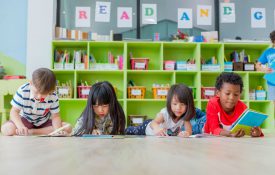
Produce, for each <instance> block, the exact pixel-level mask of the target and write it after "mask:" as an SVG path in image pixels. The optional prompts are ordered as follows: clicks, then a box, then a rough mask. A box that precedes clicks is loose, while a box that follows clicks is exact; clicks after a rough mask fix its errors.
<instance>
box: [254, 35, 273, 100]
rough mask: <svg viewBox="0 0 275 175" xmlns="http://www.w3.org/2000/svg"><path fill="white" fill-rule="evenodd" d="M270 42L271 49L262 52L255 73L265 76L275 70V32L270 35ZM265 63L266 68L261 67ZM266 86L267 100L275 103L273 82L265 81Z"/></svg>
mask: <svg viewBox="0 0 275 175" xmlns="http://www.w3.org/2000/svg"><path fill="white" fill-rule="evenodd" d="M270 40H271V42H272V47H271V48H269V49H267V50H265V51H264V53H263V54H262V55H261V56H260V58H259V59H258V62H257V64H256V69H257V71H262V72H265V73H267V74H268V73H271V72H273V71H274V70H275V30H274V31H272V32H271V33H270ZM266 63H268V66H267V67H266V66H263V64H266ZM274 76H275V74H274ZM274 79H275V77H274ZM267 85H268V99H269V100H273V101H275V82H274V81H272V82H271V81H268V80H267Z"/></svg>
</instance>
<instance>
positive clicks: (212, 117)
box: [206, 101, 245, 137]
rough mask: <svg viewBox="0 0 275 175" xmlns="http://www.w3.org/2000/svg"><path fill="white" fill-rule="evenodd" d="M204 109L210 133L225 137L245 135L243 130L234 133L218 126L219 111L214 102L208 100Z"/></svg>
mask: <svg viewBox="0 0 275 175" xmlns="http://www.w3.org/2000/svg"><path fill="white" fill-rule="evenodd" d="M206 111H207V112H206V118H207V122H208V123H209V130H210V133H211V134H214V135H221V136H227V137H242V136H244V135H245V132H244V131H243V130H239V131H238V132H236V133H231V132H230V131H226V130H224V129H222V128H221V127H220V122H219V116H218V115H219V113H220V111H218V110H217V108H216V106H215V104H212V103H211V102H210V101H209V102H208V104H207V108H206Z"/></svg>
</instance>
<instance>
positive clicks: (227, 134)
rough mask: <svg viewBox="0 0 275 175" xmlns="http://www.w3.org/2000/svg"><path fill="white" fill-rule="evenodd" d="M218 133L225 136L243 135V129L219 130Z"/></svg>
mask: <svg viewBox="0 0 275 175" xmlns="http://www.w3.org/2000/svg"><path fill="white" fill-rule="evenodd" d="M220 135H221V136H226V137H243V136H244V135H245V132H244V130H243V129H240V130H239V131H237V132H236V133H231V132H230V131H226V130H221V132H220Z"/></svg>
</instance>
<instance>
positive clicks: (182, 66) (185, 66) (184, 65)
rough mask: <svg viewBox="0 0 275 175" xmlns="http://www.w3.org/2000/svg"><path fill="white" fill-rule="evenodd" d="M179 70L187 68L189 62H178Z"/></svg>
mask: <svg viewBox="0 0 275 175" xmlns="http://www.w3.org/2000/svg"><path fill="white" fill-rule="evenodd" d="M177 70H187V64H185V63H177Z"/></svg>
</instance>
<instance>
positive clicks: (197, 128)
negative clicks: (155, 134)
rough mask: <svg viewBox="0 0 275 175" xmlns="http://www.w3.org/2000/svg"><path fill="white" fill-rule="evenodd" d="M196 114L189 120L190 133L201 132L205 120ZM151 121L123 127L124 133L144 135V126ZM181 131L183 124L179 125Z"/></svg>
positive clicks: (203, 116) (202, 116)
mask: <svg viewBox="0 0 275 175" xmlns="http://www.w3.org/2000/svg"><path fill="white" fill-rule="evenodd" d="M203 114H204V113H202V115H200V116H196V117H194V118H193V119H191V120H190V123H191V125H192V134H193V135H194V134H202V133H203V131H202V129H203V127H204V124H205V122H206V116H205V115H203ZM151 121H152V119H149V120H145V121H144V122H143V123H142V124H141V125H139V126H129V127H128V128H126V129H125V134H126V135H146V133H145V131H146V127H147V125H148V124H149V123H150V122H151ZM181 130H182V131H185V128H184V126H182V127H181Z"/></svg>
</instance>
